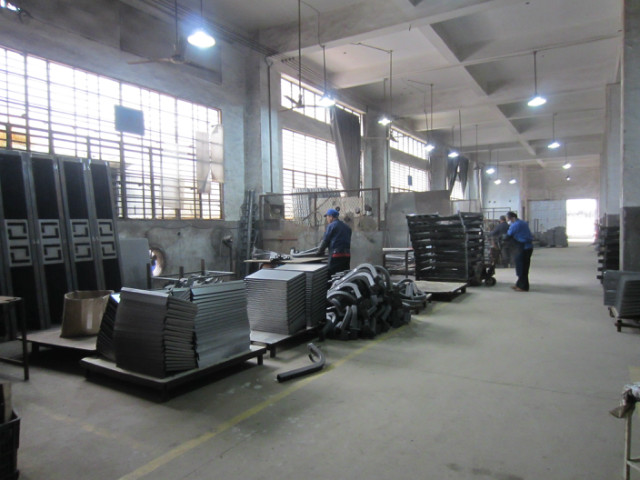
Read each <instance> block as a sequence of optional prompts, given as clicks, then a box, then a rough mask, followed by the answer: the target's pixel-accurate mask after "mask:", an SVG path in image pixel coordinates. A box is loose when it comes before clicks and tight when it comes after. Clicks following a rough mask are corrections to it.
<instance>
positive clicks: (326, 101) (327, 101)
mask: <svg viewBox="0 0 640 480" xmlns="http://www.w3.org/2000/svg"><path fill="white" fill-rule="evenodd" d="M335 104H336V99H335V98H333V96H332V95H331V94H330V93H326V92H325V94H324V95H322V97H321V98H320V100H318V105H320V106H321V107H327V108H328V107H333V106H334V105H335Z"/></svg>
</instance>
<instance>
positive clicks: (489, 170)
mask: <svg viewBox="0 0 640 480" xmlns="http://www.w3.org/2000/svg"><path fill="white" fill-rule="evenodd" d="M485 172H486V173H487V174H489V175H493V174H494V173H496V169H495V168H493V167H489V168H487V169H486V170H485Z"/></svg>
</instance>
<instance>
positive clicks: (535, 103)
mask: <svg viewBox="0 0 640 480" xmlns="http://www.w3.org/2000/svg"><path fill="white" fill-rule="evenodd" d="M545 103H547V99H546V98H544V97H541V96H540V95H536V96H535V97H533V98H532V99H531V100H529V101H528V102H527V105H529V106H530V107H539V106H541V105H544V104H545Z"/></svg>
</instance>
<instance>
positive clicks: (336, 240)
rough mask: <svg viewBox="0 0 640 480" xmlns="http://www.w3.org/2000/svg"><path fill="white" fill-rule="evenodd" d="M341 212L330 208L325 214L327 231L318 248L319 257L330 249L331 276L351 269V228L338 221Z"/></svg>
mask: <svg viewBox="0 0 640 480" xmlns="http://www.w3.org/2000/svg"><path fill="white" fill-rule="evenodd" d="M339 215H340V212H338V210H336V209H335V208H330V209H329V210H327V213H326V214H325V218H326V219H327V224H328V225H327V230H326V231H325V232H324V237H323V238H322V242H321V243H320V246H319V247H318V256H322V255H324V251H325V249H327V247H328V248H329V275H333V274H334V273H338V272H343V271H345V270H349V269H350V268H351V228H349V225H347V224H346V223H344V222H343V221H342V220H340V219H338V216H339Z"/></svg>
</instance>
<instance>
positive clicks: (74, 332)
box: [60, 290, 113, 337]
mask: <svg viewBox="0 0 640 480" xmlns="http://www.w3.org/2000/svg"><path fill="white" fill-rule="evenodd" d="M112 293H113V290H82V291H78V290H76V291H73V292H69V293H65V295H64V308H63V312H62V331H61V332H60V336H61V337H81V336H85V335H97V334H98V332H99V331H100V323H101V322H102V316H103V315H104V311H105V309H106V308H107V303H108V301H109V295H111V294H112Z"/></svg>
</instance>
